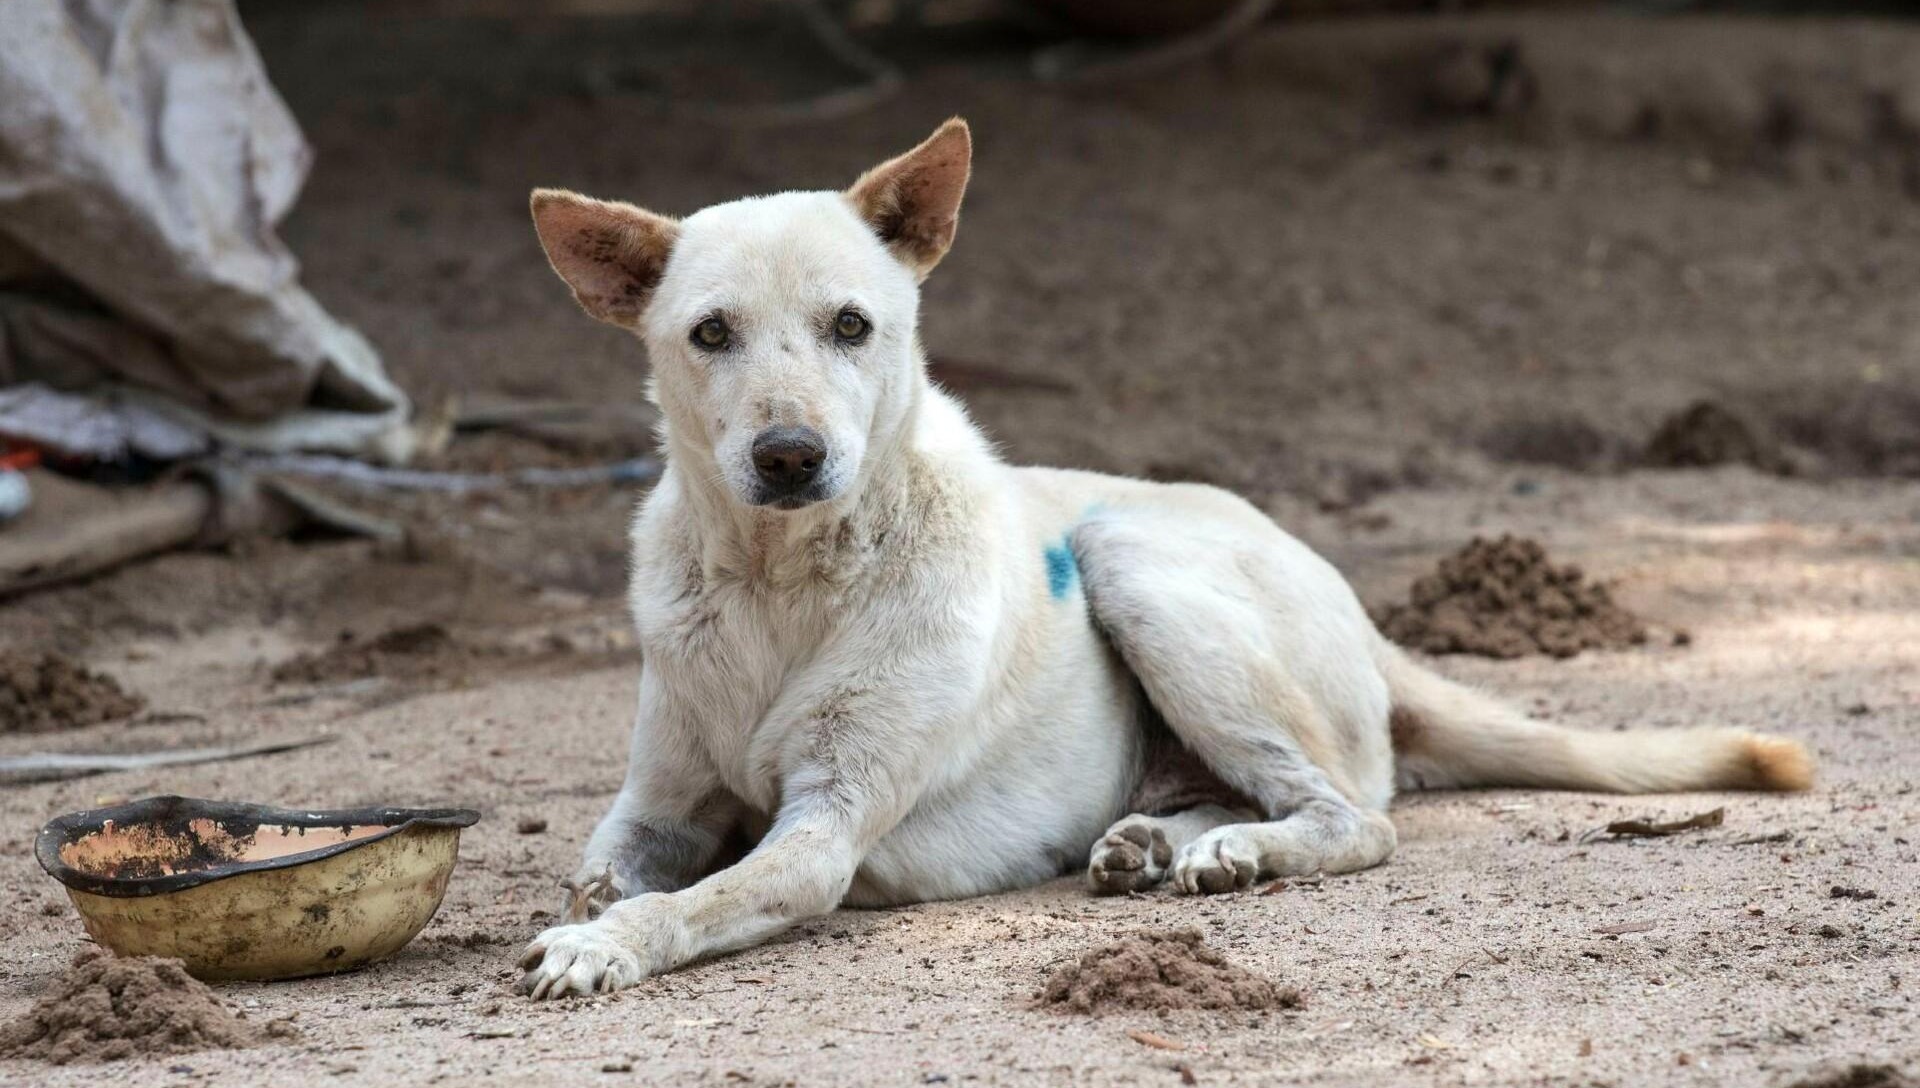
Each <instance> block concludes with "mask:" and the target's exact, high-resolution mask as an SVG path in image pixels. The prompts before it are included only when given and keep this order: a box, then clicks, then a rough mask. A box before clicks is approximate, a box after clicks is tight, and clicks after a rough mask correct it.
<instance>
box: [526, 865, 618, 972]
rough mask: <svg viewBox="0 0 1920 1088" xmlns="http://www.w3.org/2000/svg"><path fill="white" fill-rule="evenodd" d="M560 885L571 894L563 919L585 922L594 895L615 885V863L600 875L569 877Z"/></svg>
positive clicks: (577, 922)
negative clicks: (585, 878)
mask: <svg viewBox="0 0 1920 1088" xmlns="http://www.w3.org/2000/svg"><path fill="white" fill-rule="evenodd" d="M560 886H561V887H562V888H565V889H566V890H567V892H568V894H569V895H570V896H571V898H569V899H568V900H567V912H566V917H565V918H563V919H561V920H562V921H564V922H565V923H566V924H568V925H578V924H579V923H581V922H585V921H587V920H588V919H589V918H590V917H591V915H592V911H593V899H594V897H595V896H597V895H599V894H600V893H601V892H604V891H606V890H607V889H609V888H611V887H613V863H612V862H608V863H607V868H606V871H605V872H603V873H601V874H600V875H599V876H596V877H592V878H590V879H588V880H586V881H584V882H581V881H576V880H573V879H571V878H569V879H567V880H562V881H561V882H560ZM522 966H525V965H524V964H523V965H522Z"/></svg>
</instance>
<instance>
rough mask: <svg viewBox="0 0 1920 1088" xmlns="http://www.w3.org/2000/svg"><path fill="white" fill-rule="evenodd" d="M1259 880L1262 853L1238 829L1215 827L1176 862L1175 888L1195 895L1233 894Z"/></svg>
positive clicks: (1185, 848) (1183, 851)
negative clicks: (1236, 890) (1234, 891)
mask: <svg viewBox="0 0 1920 1088" xmlns="http://www.w3.org/2000/svg"><path fill="white" fill-rule="evenodd" d="M1259 876H1260V852H1259V849H1258V847H1257V846H1256V845H1255V844H1254V843H1252V842H1249V841H1248V840H1247V836H1246V835H1245V833H1243V832H1242V831H1241V830H1240V829H1239V828H1237V827H1216V828H1214V829H1213V830H1212V831H1209V832H1207V833H1206V834H1204V835H1202V836H1200V837H1199V838H1197V839H1195V840H1193V841H1192V842H1190V843H1188V844H1187V845H1186V846H1185V847H1184V848H1182V849H1181V851H1180V856H1179V857H1177V858H1175V859H1174V861H1173V886H1174V888H1176V889H1177V890H1179V891H1183V892H1187V893H1188V894H1192V895H1206V894H1213V893H1216V892H1230V891H1233V890H1235V889H1237V888H1244V887H1246V886H1248V885H1249V884H1252V883H1253V882H1254V881H1255V880H1256V879H1258V878H1259Z"/></svg>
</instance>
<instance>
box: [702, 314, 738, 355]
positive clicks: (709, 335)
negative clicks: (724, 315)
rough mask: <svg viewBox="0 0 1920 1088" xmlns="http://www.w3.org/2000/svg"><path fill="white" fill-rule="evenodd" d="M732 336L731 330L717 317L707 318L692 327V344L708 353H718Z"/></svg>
mask: <svg viewBox="0 0 1920 1088" xmlns="http://www.w3.org/2000/svg"><path fill="white" fill-rule="evenodd" d="M732 336H733V330H731V329H729V328H727V323H726V322H724V321H722V320H720V319H719V318H717V317H709V318H707V319H706V320H705V321H702V322H700V323H699V324H698V325H695V326H694V327H693V342H694V343H695V344H698V345H699V346H700V347H703V348H706V349H707V350H708V351H718V350H719V349H721V348H724V347H726V346H727V341H728V340H729V339H731V338H732Z"/></svg>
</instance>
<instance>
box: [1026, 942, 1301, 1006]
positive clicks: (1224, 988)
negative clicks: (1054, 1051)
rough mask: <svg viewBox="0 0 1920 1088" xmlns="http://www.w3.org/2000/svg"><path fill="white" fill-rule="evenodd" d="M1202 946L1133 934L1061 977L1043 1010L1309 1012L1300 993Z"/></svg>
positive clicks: (1052, 982)
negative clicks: (1252, 1010) (1054, 1008)
mask: <svg viewBox="0 0 1920 1088" xmlns="http://www.w3.org/2000/svg"><path fill="white" fill-rule="evenodd" d="M1201 942H1202V938H1201V936H1200V931H1199V930H1197V929H1178V930H1139V931H1136V932H1134V933H1130V934H1128V935H1126V937H1125V938H1123V939H1121V940H1118V941H1115V942H1114V943H1112V944H1105V945H1101V946H1100V947H1098V948H1095V949H1093V950H1092V951H1090V952H1086V953H1084V954H1082V955H1081V957H1080V958H1079V960H1078V961H1076V962H1074V963H1070V964H1068V965H1067V966H1065V967H1062V968H1061V969H1060V970H1058V971H1055V972H1054V973H1053V977H1051V978H1049V979H1048V980H1047V985H1046V988H1045V989H1044V990H1042V991H1041V993H1040V1003H1041V1004H1042V1005H1057V1006H1061V1007H1063V1008H1065V1009H1067V1010H1069V1011H1072V1012H1080V1013H1099V1012H1105V1011H1107V1010H1109V1009H1272V1008H1281V1009H1297V1008H1299V1007H1300V1006H1301V1004H1302V1002H1301V999H1300V991H1298V990H1294V989H1281V988H1278V987H1276V986H1274V984H1273V983H1272V982H1269V981H1268V980H1266V979H1265V978H1262V977H1261V976H1259V975H1256V974H1254V973H1253V972H1251V971H1248V970H1246V969H1245V968H1242V967H1236V966H1234V965H1233V964H1231V963H1228V962H1227V961H1226V960H1225V959H1223V958H1222V957H1221V955H1220V953H1218V952H1215V951H1214V950H1213V949H1211V948H1208V947H1206V946H1205V945H1204V944H1203V943H1201Z"/></svg>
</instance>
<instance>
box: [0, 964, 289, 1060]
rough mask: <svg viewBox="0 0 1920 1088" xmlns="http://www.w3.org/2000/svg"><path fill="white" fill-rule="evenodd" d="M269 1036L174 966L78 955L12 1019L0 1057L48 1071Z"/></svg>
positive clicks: (2, 1031) (1, 1031)
mask: <svg viewBox="0 0 1920 1088" xmlns="http://www.w3.org/2000/svg"><path fill="white" fill-rule="evenodd" d="M271 1034H274V1032H273V1031H270V1030H265V1031H263V1030H262V1029H259V1028H256V1027H255V1026H254V1025H252V1024H249V1023H247V1022H246V1021H245V1020H242V1019H240V1017H239V1016H237V1015H235V1014H234V1013H233V1012H232V1011H231V1010H230V1009H228V1008H227V1007H226V1006H225V1005H223V1004H221V1002H220V998H219V997H218V996H217V995H215V994H214V992H213V991H212V990H211V989H209V988H208V987H207V984H206V983H204V982H201V981H200V980H198V979H196V978H194V977H193V976H192V975H189V974H187V970H186V968H185V967H184V966H183V965H182V964H181V962H180V961H179V960H169V959H159V958H156V957H151V956H139V957H133V958H129V959H121V958H119V957H117V956H114V955H113V954H112V953H110V952H107V951H105V950H104V949H99V948H87V949H83V950H82V951H81V952H80V953H79V954H78V955H76V956H74V958H73V966H71V967H69V968H68V969H67V972H66V973H65V974H64V975H61V976H60V977H58V978H56V979H54V980H53V982H52V983H50V984H49V985H48V987H47V990H46V992H45V993H43V994H41V995H40V999H39V1000H38V1001H35V1002H34V1003H33V1008H31V1009H29V1010H28V1011H27V1012H26V1013H25V1014H24V1015H22V1016H21V1017H20V1018H19V1019H16V1020H14V1021H13V1022H12V1023H9V1024H6V1025H3V1026H0V1056H4V1057H9V1058H39V1059H41V1060H43V1061H48V1062H52V1063H53V1064H55V1065H66V1064H68V1063H71V1062H110V1061H118V1060H120V1059H122V1058H130V1057H133V1056H135V1055H147V1054H184V1053H187V1052H189V1051H195V1050H213V1049H230V1048H234V1047H243V1046H250V1045H252V1044H254V1043H256V1042H258V1041H259V1040H260V1039H261V1038H262V1037H263V1036H267V1035H271Z"/></svg>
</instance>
